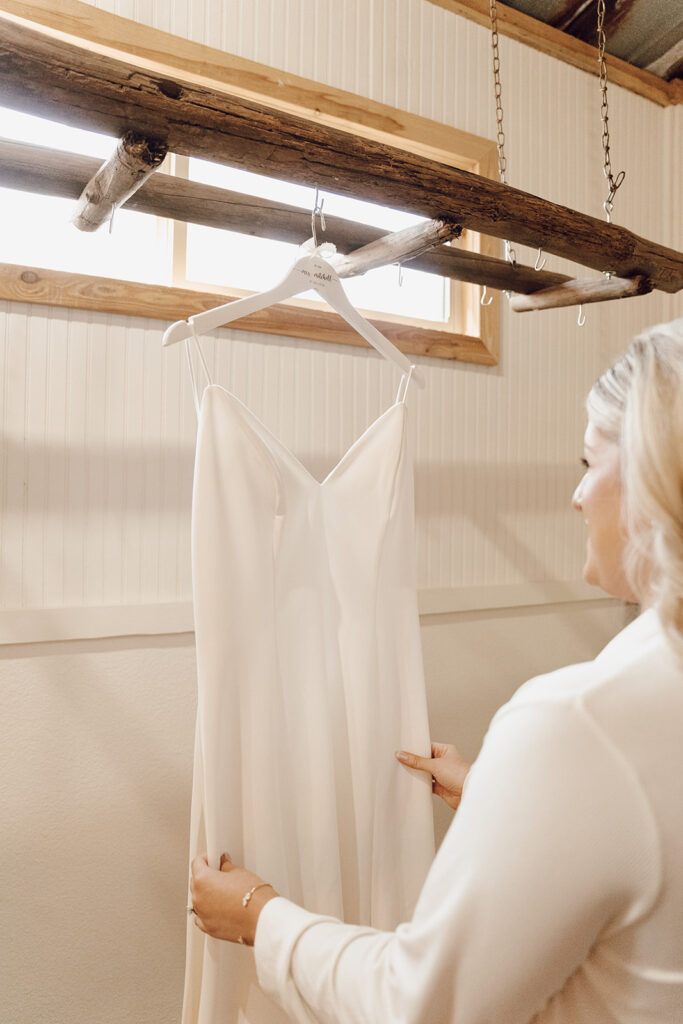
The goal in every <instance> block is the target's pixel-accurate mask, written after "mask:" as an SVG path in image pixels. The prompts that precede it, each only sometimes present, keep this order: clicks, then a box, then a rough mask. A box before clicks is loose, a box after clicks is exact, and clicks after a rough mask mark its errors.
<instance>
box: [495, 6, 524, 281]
mask: <svg viewBox="0 0 683 1024" xmlns="http://www.w3.org/2000/svg"><path fill="white" fill-rule="evenodd" d="M489 8H490V11H491V49H492V51H493V89H494V94H495V97H496V125H497V132H496V149H497V150H498V177H499V178H500V180H501V182H502V184H503V185H504V184H505V171H506V169H507V160H506V157H505V132H504V131H503V93H502V87H501V84H500V54H499V52H498V8H497V5H496V0H489ZM505 258H506V259H507V260H508V261H509V262H510V263H511V264H512V266H513V267H514V266H515V265H516V263H517V255H516V253H515V250H514V249H513V248H512V246H511V244H510V242H509V241H508V240H507V239H505Z"/></svg>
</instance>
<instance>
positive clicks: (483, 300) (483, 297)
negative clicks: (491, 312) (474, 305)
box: [479, 285, 493, 306]
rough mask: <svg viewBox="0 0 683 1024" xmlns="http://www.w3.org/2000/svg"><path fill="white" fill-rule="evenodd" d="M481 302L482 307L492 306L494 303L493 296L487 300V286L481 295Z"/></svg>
mask: <svg viewBox="0 0 683 1024" xmlns="http://www.w3.org/2000/svg"><path fill="white" fill-rule="evenodd" d="M479 302H480V303H481V305H482V306H490V305H491V303H492V302H493V295H489V297H488V299H487V298H486V285H484V290H483V292H482V293H481V298H480V299H479Z"/></svg>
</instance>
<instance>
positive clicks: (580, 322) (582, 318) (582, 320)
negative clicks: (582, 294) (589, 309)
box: [576, 306, 586, 327]
mask: <svg viewBox="0 0 683 1024" xmlns="http://www.w3.org/2000/svg"><path fill="white" fill-rule="evenodd" d="M576 322H577V324H578V325H579V327H583V325H584V324H585V322H586V314H585V313H584V311H583V306H579V315H578V317H577V318H576Z"/></svg>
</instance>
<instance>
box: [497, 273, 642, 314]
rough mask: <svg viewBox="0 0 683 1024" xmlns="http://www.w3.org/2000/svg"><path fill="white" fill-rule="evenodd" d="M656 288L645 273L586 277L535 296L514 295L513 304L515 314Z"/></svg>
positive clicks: (629, 294) (537, 293)
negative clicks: (631, 275) (624, 275)
mask: <svg viewBox="0 0 683 1024" xmlns="http://www.w3.org/2000/svg"><path fill="white" fill-rule="evenodd" d="M651 291H652V282H651V281H649V280H648V279H647V278H646V277H644V276H643V275H642V274H639V275H637V276H636V277H631V278H622V277H612V278H610V279H609V280H607V279H606V278H602V279H600V278H586V279H585V280H575V281H567V282H566V283H565V284H560V285H556V286H555V287H553V288H544V289H542V291H539V292H536V293H535V294H534V295H513V296H512V298H511V299H510V306H511V308H512V309H513V310H514V311H515V313H527V312H530V311H531V310H536V309H556V308H558V307H559V306H585V305H586V304H587V303H589V302H606V301H608V300H609V299H627V298H629V297H631V296H633V295H646V294H647V293H648V292H651Z"/></svg>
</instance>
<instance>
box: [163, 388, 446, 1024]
mask: <svg viewBox="0 0 683 1024" xmlns="http://www.w3.org/2000/svg"><path fill="white" fill-rule="evenodd" d="M193 380H194V374H193ZM405 390H407V382H406V381H405V379H404V381H402V389H399V391H400V392H401V391H403V393H402V394H400V395H399V397H398V398H397V401H396V402H395V404H394V405H392V406H391V407H390V408H389V409H387V410H386V411H385V412H384V413H383V414H382V415H381V416H379V418H378V419H377V420H375V422H374V423H372V424H371V425H370V426H369V427H368V429H367V430H366V431H365V433H364V434H363V435H362V436H361V437H360V438H359V439H358V440H357V441H356V442H355V444H353V445H352V447H351V448H350V449H349V450H348V451H347V452H346V454H345V455H344V456H343V458H342V459H341V460H340V461H339V463H338V464H337V465H336V466H335V468H334V469H333V470H332V471H331V472H330V473H329V474H328V475H327V477H326V478H325V479H324V480H322V481H318V480H317V479H315V478H314V477H313V476H312V475H311V473H310V472H309V471H308V470H307V469H306V468H305V467H304V466H303V465H302V463H301V462H300V461H299V460H298V459H297V458H296V457H295V456H294V455H293V454H292V453H291V452H290V451H288V450H287V449H286V448H285V447H284V446H283V445H282V444H280V442H279V441H278V440H277V439H276V438H275V437H274V436H273V435H272V434H271V433H270V432H269V431H268V430H267V428H266V427H265V426H264V425H263V423H261V422H260V421H259V420H258V419H257V418H256V417H255V416H254V415H253V414H252V413H251V412H250V411H249V410H248V409H247V408H246V407H245V406H244V405H243V404H242V402H240V401H239V399H238V398H236V397H235V396H234V395H233V394H231V393H230V392H229V391H226V390H224V389H223V388H222V387H219V386H217V385H213V384H210V385H209V386H207V387H206V389H205V390H204V392H203V395H202V396H201V400H198V402H197V404H198V409H199V431H198V437H197V453H196V463H195V478H194V494H193V521H192V566H193V588H194V614H195V629H196V643H197V671H198V717H197V742H196V756H195V769H194V786H193V797H192V820H191V840H190V847H191V849H190V852H191V856H194V855H195V854H196V853H197V852H202V851H204V850H207V851H208V856H209V863H210V864H211V865H212V866H214V867H216V866H218V863H219V858H220V854H221V853H222V852H229V854H230V856H231V858H232V860H233V861H234V862H235V863H236V864H244V865H245V866H247V867H249V868H250V869H251V870H252V871H255V872H257V873H258V874H259V875H261V876H262V877H263V878H266V879H268V880H269V881H270V882H272V884H273V885H274V887H275V888H276V890H277V891H278V892H279V893H280V894H281V895H283V896H287V897H288V898H289V899H291V900H293V901H294V902H296V903H299V904H301V905H303V906H304V907H306V908H308V909H309V910H313V911H316V912H320V913H325V914H332V915H334V916H335V917H340V918H343V919H344V920H345V921H347V922H354V923H365V924H371V925H373V926H376V927H378V928H382V929H392V928H394V927H395V926H396V925H397V924H398V923H399V922H400V921H402V920H405V919H408V918H409V917H410V915H411V914H412V911H413V907H414V904H415V902H416V899H417V896H418V893H419V891H420V887H421V885H422V883H423V881H424V878H425V876H426V874H427V870H428V868H429V866H430V864H431V861H432V858H433V855H434V845H433V828H432V806H431V787H430V780H429V778H428V776H425V775H423V774H421V773H420V774H418V773H415V772H410V771H408V770H407V769H405V768H403V767H402V766H401V765H399V764H398V762H397V761H396V760H395V758H394V751H395V750H397V749H398V748H404V749H408V750H413V751H418V752H422V753H424V754H427V753H428V751H429V732H428V725H427V713H426V701H425V689H424V680H423V668H422V657H421V647H420V633H419V621H418V613H417V601H416V589H415V570H414V559H415V550H414V547H415V542H414V510H413V478H412V466H411V463H410V459H409V456H408V452H407V436H406V435H407V431H406V407H405V402H404V392H405ZM285 1019H286V1018H285V1017H284V1015H283V1012H282V1011H281V1010H280V1009H278V1008H277V1007H276V1006H275V1004H274V1003H273V1002H271V1000H270V999H269V998H268V997H267V996H266V995H265V994H264V993H263V992H261V990H260V989H259V987H258V985H257V982H256V975H255V971H254V967H253V952H252V950H250V949H248V948H245V947H242V946H238V945H234V944H230V943H226V942H221V941H219V940H216V939H211V938H207V937H205V936H204V935H203V934H202V933H201V932H200V931H199V930H198V929H197V928H195V927H193V924H192V919H191V918H190V919H189V924H188V937H187V964H186V977H185V998H184V1007H183V1024H242V1022H244V1024H247V1022H248V1024H279V1022H283V1021H285Z"/></svg>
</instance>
